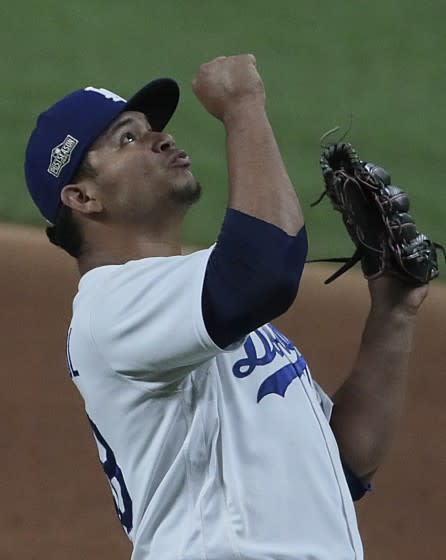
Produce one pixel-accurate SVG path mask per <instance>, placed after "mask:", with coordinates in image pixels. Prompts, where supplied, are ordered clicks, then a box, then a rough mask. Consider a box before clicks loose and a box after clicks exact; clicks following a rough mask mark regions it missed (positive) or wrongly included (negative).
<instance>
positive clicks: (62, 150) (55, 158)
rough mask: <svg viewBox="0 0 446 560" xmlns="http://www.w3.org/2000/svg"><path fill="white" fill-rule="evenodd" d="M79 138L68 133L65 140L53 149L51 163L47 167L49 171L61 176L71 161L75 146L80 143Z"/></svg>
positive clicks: (55, 175)
mask: <svg viewBox="0 0 446 560" xmlns="http://www.w3.org/2000/svg"><path fill="white" fill-rule="evenodd" d="M78 143H79V140H77V138H74V137H73V136H71V135H70V134H67V136H66V138H65V140H64V141H63V142H61V143H60V144H57V146H54V148H53V149H52V150H51V160H50V165H49V167H48V169H47V171H48V173H50V174H51V175H54V177H59V175H60V173H61V171H62V169H63V168H64V167H65V166H66V165H67V163H69V161H70V159H71V154H72V153H73V150H74V148H75V147H76V146H77V145H78Z"/></svg>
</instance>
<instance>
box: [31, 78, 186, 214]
mask: <svg viewBox="0 0 446 560" xmlns="http://www.w3.org/2000/svg"><path fill="white" fill-rule="evenodd" d="M179 96H180V92H179V88H178V84H177V83H176V82H175V81H174V80H172V79H171V78H159V79H157V80H153V81H152V82H150V83H148V84H147V85H145V86H144V87H143V88H142V89H140V90H139V91H138V92H137V93H136V94H135V95H134V96H133V97H131V99H129V100H128V101H126V100H125V99H123V98H122V97H120V96H119V95H116V94H115V93H113V92H111V91H108V90H106V89H104V88H96V87H92V86H90V87H86V88H84V89H78V90H76V91H74V92H73V93H70V94H69V95H67V96H65V97H64V98H63V99H61V100H60V101H58V102H57V103H55V104H54V105H52V106H51V107H50V108H49V109H48V110H46V111H44V112H43V113H41V115H40V116H39V118H38V119H37V124H36V128H35V129H34V130H33V132H32V134H31V136H30V139H29V141H28V145H27V148H26V154H25V177H26V184H27V186H28V190H29V192H30V194H31V197H32V199H33V200H34V202H35V204H36V206H37V207H38V208H39V210H40V212H41V213H42V215H43V216H44V217H45V218H46V219H47V220H48V221H49V222H51V223H54V222H55V221H56V217H57V213H58V210H59V208H60V206H61V204H62V202H61V199H60V194H61V192H62V189H63V188H64V186H65V185H68V184H69V183H70V181H71V180H72V179H73V177H74V176H75V174H76V171H77V169H78V167H79V165H80V163H81V162H82V160H83V158H84V156H85V154H86V153H87V151H88V149H89V148H90V146H91V145H92V144H93V142H94V141H95V140H96V138H97V137H98V136H99V135H100V134H101V133H102V132H104V130H105V129H106V128H108V126H109V125H110V124H111V123H112V122H113V121H114V120H115V119H116V117H118V115H120V114H121V113H122V112H124V111H140V112H141V113H144V114H145V115H146V116H147V119H148V121H149V123H150V125H151V127H152V129H153V130H155V131H161V130H163V128H164V127H165V126H166V124H167V123H168V122H169V120H170V118H171V116H172V115H173V113H174V112H175V109H176V107H177V105H178V100H179Z"/></svg>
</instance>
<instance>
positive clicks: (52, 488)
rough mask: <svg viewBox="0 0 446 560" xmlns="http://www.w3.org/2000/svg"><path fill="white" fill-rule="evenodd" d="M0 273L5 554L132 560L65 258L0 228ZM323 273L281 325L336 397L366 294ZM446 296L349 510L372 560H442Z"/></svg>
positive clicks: (36, 559) (21, 231) (425, 327)
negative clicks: (73, 330)
mask: <svg viewBox="0 0 446 560" xmlns="http://www.w3.org/2000/svg"><path fill="white" fill-rule="evenodd" d="M0 270H1V274H0V301H1V315H0V329H1V358H2V368H1V376H2V391H1V396H0V402H1V409H0V410H1V415H2V422H1V427H0V448H1V452H2V469H1V472H2V498H3V507H2V513H1V514H0V558H1V559H2V560H19V559H20V560H22V559H24V558H27V559H29V560H56V559H57V560H60V559H64V560H74V559H76V560H79V559H82V560H89V559H95V560H96V559H105V558H107V560H121V559H128V558H129V557H130V545H129V543H128V541H127V539H126V537H125V535H124V533H123V532H122V530H121V528H120V525H119V522H118V520H117V518H115V513H114V510H113V507H112V501H111V495H110V493H109V490H108V486H107V483H106V480H105V477H104V476H103V474H102V470H101V467H100V464H99V462H98V459H97V456H96V449H95V446H94V442H93V438H92V437H91V434H90V430H89V426H88V425H87V420H86V417H85V415H84V414H83V403H82V401H81V399H80V397H79V396H78V394H77V391H76V389H75V387H74V385H73V384H72V382H71V381H70V379H69V376H68V374H67V371H66V368H65V353H64V347H65V332H66V327H67V324H68V319H69V316H70V305H71V299H72V296H73V294H74V293H75V291H76V285H77V280H78V278H77V271H76V269H75V266H74V262H72V261H71V259H69V258H68V257H65V255H64V254H63V253H62V252H61V251H57V250H56V249H54V248H52V247H50V245H49V243H48V242H47V241H46V239H45V238H44V235H43V234H41V233H38V232H36V231H34V230H28V229H25V228H20V227H6V226H0ZM326 274H327V271H326V269H322V268H320V267H308V268H307V271H306V273H305V277H304V280H303V284H302V288H301V293H300V296H299V297H298V300H297V302H296V304H295V306H294V307H293V309H292V310H291V311H290V312H289V313H287V315H286V316H285V317H283V318H282V319H281V320H280V321H279V326H280V327H281V328H282V329H283V330H284V331H285V332H286V333H287V334H288V335H289V336H291V337H292V338H293V340H294V341H295V342H296V343H297V345H298V346H299V347H300V349H301V350H302V351H303V353H304V354H305V356H306V358H307V361H308V362H309V363H310V365H311V368H312V371H313V375H314V376H315V377H316V378H317V379H318V381H319V382H320V383H321V384H322V385H323V386H324V387H325V388H326V390H328V391H331V390H333V389H334V388H335V387H336V386H337V384H338V383H339V382H340V380H341V379H342V377H343V375H345V373H346V372H348V369H349V364H350V363H351V360H352V359H353V356H354V352H355V349H356V347H357V345H358V341H359V340H358V338H359V334H360V329H361V326H362V321H363V319H364V317H365V314H366V312H367V297H366V296H367V292H366V288H365V285H364V282H362V281H360V280H359V276H356V275H355V274H351V273H350V274H348V275H346V276H345V277H344V278H342V279H340V280H339V281H338V282H336V283H335V284H334V285H332V286H329V287H326V286H323V285H322V280H321V279H322V278H324V277H325V276H326ZM445 296H446V289H445V287H443V286H440V285H438V284H436V285H434V286H433V288H432V290H431V294H430V297H429V300H428V302H427V303H426V304H425V307H424V308H423V310H422V313H421V314H420V318H419V322H418V330H417V342H416V346H415V351H414V354H413V358H412V362H411V369H412V374H411V381H410V389H409V398H408V404H407V407H406V413H405V416H404V418H403V422H402V425H401V429H400V436H399V438H398V441H397V442H396V443H395V445H394V447H393V450H392V452H391V454H390V456H389V457H388V460H387V461H386V464H385V465H384V466H383V468H382V469H381V471H380V472H379V473H378V475H377V476H376V479H375V481H374V491H373V492H372V493H371V494H370V495H369V496H368V497H366V498H365V499H364V500H363V501H362V502H360V504H359V507H358V513H359V518H360V525H361V532H362V535H363V540H364V546H365V550H366V558H368V559H370V560H390V559H392V560H393V559H404V560H412V559H414V560H415V559H417V560H419V559H423V560H427V559H432V560H433V559H435V560H437V559H439V558H443V557H444V548H445V544H446V537H445V531H444V527H443V526H444V518H445V514H446V482H445V473H446V409H445V405H444V402H445V393H446V352H445V347H444V346H443V344H445V342H446V326H445V318H446V297H445ZM160 560H162V559H160Z"/></svg>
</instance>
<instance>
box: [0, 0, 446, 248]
mask: <svg viewBox="0 0 446 560" xmlns="http://www.w3.org/2000/svg"><path fill="white" fill-rule="evenodd" d="M445 16H446V4H445V3H443V2H441V1H439V0H438V1H433V0H426V1H425V2H423V3H416V4H415V3H409V2H407V0H376V1H375V2H368V1H365V0H357V1H356V2H347V1H340V2H336V3H335V2H331V1H327V0H313V1H311V2H309V1H308V2H302V1H300V2H299V1H297V0H278V1H277V2H275V3H271V2H266V1H265V0H255V1H254V0H243V1H241V0H228V1H226V2H215V1H213V0H209V1H208V2H202V1H198V0H189V1H187V2H186V1H184V0H183V1H171V2H164V3H162V4H155V3H152V2H147V1H145V2H144V1H142V0H136V1H128V2H125V3H123V2H118V1H116V0H110V1H108V2H103V1H99V0H88V1H87V0H77V1H76V2H75V3H74V2H73V3H66V2H63V3H62V2H56V1H55V0H42V1H41V2H33V1H24V0H17V1H16V2H14V3H10V4H8V6H7V7H4V8H3V16H2V18H1V21H0V47H1V50H2V53H3V56H2V58H1V60H0V70H1V75H2V77H3V80H2V90H3V91H2V96H1V109H0V111H1V117H2V127H1V130H0V150H1V153H2V155H3V165H2V172H3V181H2V186H1V188H0V220H2V221H13V222H19V223H28V224H36V225H43V223H44V222H43V220H42V219H41V217H40V216H39V214H38V212H37V210H36V209H35V208H34V206H33V205H32V203H31V201H30V199H29V197H28V195H27V192H26V188H25V184H24V179H23V173H22V165H23V150H24V146H25V144H26V141H27V138H28V135H29V133H30V131H31V129H32V127H33V126H34V122H35V119H36V117H37V115H38V114H39V113H40V112H41V111H42V110H43V109H45V108H46V107H47V106H48V105H50V104H51V103H52V102H53V101H55V100H57V99H58V98H59V97H61V96H62V95H64V94H66V93H68V92H69V91H71V90H74V89H77V88H78V87H82V86H86V85H95V86H98V87H106V88H108V89H111V90H113V91H116V92H117V93H120V94H121V95H124V96H128V95H131V94H132V93H133V92H134V91H135V90H136V89H137V88H138V87H140V86H141V85H143V84H144V83H145V82H146V81H148V80H150V79H151V78H153V77H157V76H165V75H170V76H172V77H175V78H176V79H177V80H178V81H179V83H180V85H181V87H182V100H181V104H180V107H179V110H178V112H177V114H176V116H175V118H174V119H173V121H172V124H171V127H170V131H171V132H172V133H173V134H174V136H175V137H176V140H177V143H178V144H179V145H180V146H182V147H184V148H186V149H187V151H188V152H189V153H190V154H191V156H192V159H193V161H194V167H193V168H194V171H195V174H196V176H197V178H199V180H200V181H201V183H202V184H203V187H204V195H203V199H202V201H201V203H200V204H199V205H197V206H196V207H195V208H194V209H192V211H191V212H190V214H189V217H188V219H187V220H186V227H185V240H186V241H187V242H188V243H193V244H198V245H201V244H208V243H211V242H213V240H214V239H215V236H216V234H217V232H218V230H219V227H220V224H221V219H222V217H223V213H224V209H225V204H226V198H227V187H226V183H227V180H226V164H225V154H224V132H223V128H222V126H221V125H220V123H218V122H217V121H215V120H214V119H212V118H211V117H210V116H209V115H208V114H207V113H206V112H205V111H204V109H203V108H202V107H201V106H200V104H199V103H198V101H197V100H196V99H195V98H194V96H193V94H192V92H191V88H190V82H191V80H192V78H193V76H194V74H195V72H196V70H197V68H198V66H199V65H200V64H201V63H202V62H205V61H207V60H209V59H210V58H213V57H215V56H218V55H221V54H235V53H239V52H253V53H254V54H255V55H256V57H257V61H258V67H259V70H260V72H261V74H262V77H263V79H264V82H265V85H266V90H267V99H268V112H269V115H270V119H271V122H272V124H273V127H274V130H275V132H276V136H277V139H278V142H279V145H280V147H281V150H282V153H283V156H284V159H285V161H286V164H287V168H288V170H289V173H290V176H291V177H292V179H293V181H294V184H295V186H296V189H297V191H298V193H299V196H300V198H301V202H302V205H303V208H304V212H305V214H306V220H307V227H308V230H309V236H310V254H311V256H312V257H314V258H315V257H318V256H329V255H332V256H333V255H340V254H342V255H349V254H350V253H351V250H352V249H351V243H350V241H349V240H348V239H347V237H346V234H344V233H343V230H342V228H341V227H340V217H339V216H338V215H337V214H335V213H333V212H332V211H331V210H330V209H329V206H328V202H325V203H324V204H321V205H320V206H318V207H316V208H315V209H310V208H309V205H310V202H312V201H313V200H315V199H316V198H317V196H318V195H319V194H320V192H321V190H322V182H321V175H320V170H319V165H318V160H319V153H320V146H319V138H320V136H321V134H322V133H323V132H324V131H326V130H327V129H329V128H332V127H333V126H335V125H340V126H341V127H343V128H345V127H346V126H347V125H348V123H349V120H350V115H353V127H352V130H351V132H350V133H349V136H348V139H349V140H350V141H351V142H352V143H353V144H354V145H355V147H356V148H357V149H358V152H359V154H360V156H361V157H362V158H363V159H368V160H371V161H375V162H378V163H380V164H381V165H383V166H384V167H386V168H387V169H388V170H389V171H391V173H392V178H393V182H394V184H397V185H399V186H402V187H403V188H405V189H406V190H407V191H408V192H409V194H410V197H411V200H412V204H413V207H414V208H415V209H416V211H415V213H414V216H415V218H416V219H417V223H418V225H419V228H420V229H421V230H422V231H425V232H426V233H428V234H429V235H430V236H431V237H432V238H434V239H435V240H437V241H440V242H441V241H443V242H444V241H446V235H445V233H444V227H443V220H444V215H445V209H446V193H445V189H444V188H443V165H442V158H443V153H444V147H443V137H444V134H443V132H444V128H445V118H444V108H443V103H444V102H443V98H444V92H445V90H446V88H445V86H446V77H445V73H444V52H445V47H446V34H445V33H444V23H443V22H444V20H445Z"/></svg>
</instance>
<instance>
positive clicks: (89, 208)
mask: <svg viewBox="0 0 446 560" xmlns="http://www.w3.org/2000/svg"><path fill="white" fill-rule="evenodd" d="M60 198H61V200H62V202H63V203H64V204H65V206H69V207H70V208H72V209H73V210H77V211H78V212H80V213H81V214H99V213H100V212H102V210H103V206H102V203H101V201H100V200H98V199H97V198H96V197H95V195H94V192H90V190H89V189H88V188H87V184H86V182H80V183H76V184H70V185H65V187H64V188H63V189H62V192H61V193H60Z"/></svg>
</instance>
